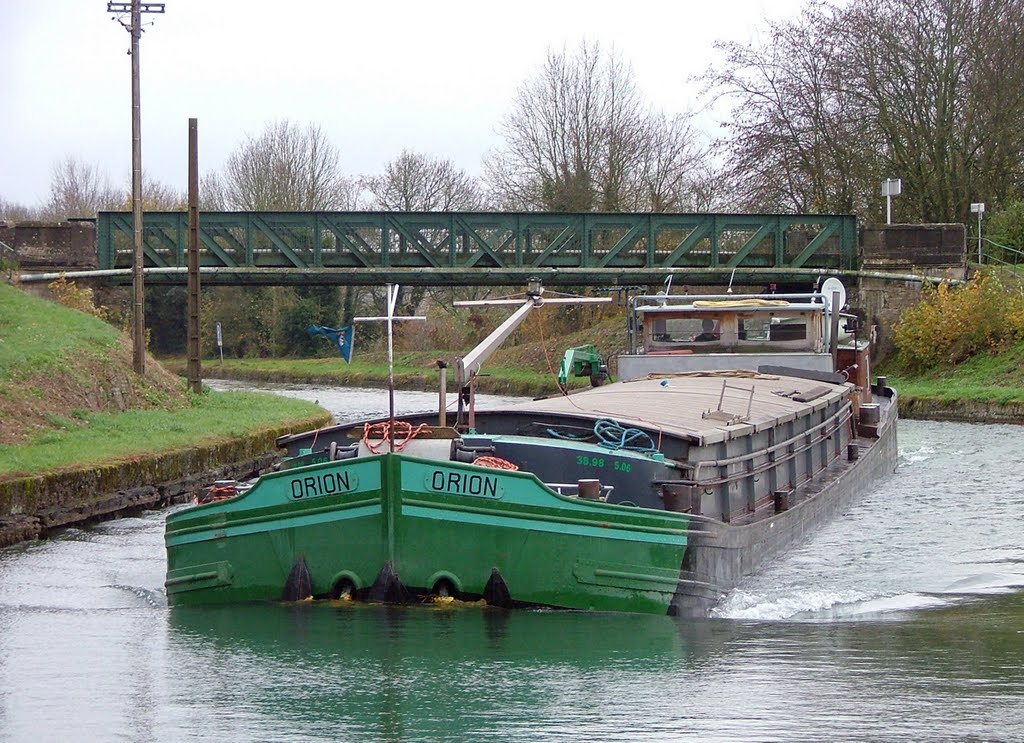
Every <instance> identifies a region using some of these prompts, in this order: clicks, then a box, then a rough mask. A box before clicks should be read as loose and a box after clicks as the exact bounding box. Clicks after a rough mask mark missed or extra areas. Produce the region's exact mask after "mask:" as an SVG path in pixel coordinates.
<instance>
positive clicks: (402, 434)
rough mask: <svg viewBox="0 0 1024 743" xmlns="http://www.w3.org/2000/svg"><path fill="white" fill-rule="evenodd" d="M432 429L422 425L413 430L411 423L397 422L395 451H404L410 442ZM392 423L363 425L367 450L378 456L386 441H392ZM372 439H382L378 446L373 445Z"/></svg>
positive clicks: (424, 424)
mask: <svg viewBox="0 0 1024 743" xmlns="http://www.w3.org/2000/svg"><path fill="white" fill-rule="evenodd" d="M430 431H431V428H430V426H429V425H427V424H426V423H420V424H419V425H418V426H416V427H415V428H413V425H412V424H411V423H410V422H409V421H395V428H394V436H395V451H402V449H404V448H405V447H406V446H408V444H409V442H410V441H412V440H413V439H414V438H416V437H417V436H419V435H420V434H421V433H429V432H430ZM391 433H392V431H391V423H390V421H383V422H381V423H364V424H363V443H364V444H366V448H367V449H369V450H370V451H371V452H373V453H374V454H378V453H379V452H378V451H377V450H378V449H379V448H380V447H381V446H382V445H383V444H384V442H385V441H389V440H390V439H391ZM370 439H380V441H378V442H377V443H376V444H371V443H370Z"/></svg>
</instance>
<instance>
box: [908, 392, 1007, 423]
mask: <svg viewBox="0 0 1024 743" xmlns="http://www.w3.org/2000/svg"><path fill="white" fill-rule="evenodd" d="M899 405H900V411H899V413H900V418H906V419H909V420H929V421H949V422H954V423H1010V424H1014V425H1022V424H1024V403H1000V402H982V401H979V400H937V399H934V398H928V397H915V396H913V395H906V394H901V395H900V403H899Z"/></svg>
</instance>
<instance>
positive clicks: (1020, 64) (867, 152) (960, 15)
mask: <svg viewBox="0 0 1024 743" xmlns="http://www.w3.org/2000/svg"><path fill="white" fill-rule="evenodd" d="M720 48H721V49H722V50H723V51H724V52H725V54H726V61H725V63H724V65H722V67H721V68H720V69H717V70H713V71H711V72H710V73H709V74H708V75H707V76H706V80H707V82H708V83H709V89H710V90H711V91H712V92H714V93H715V94H716V95H721V96H729V97H731V98H732V100H733V101H734V103H735V106H734V109H733V111H732V112H731V114H730V116H729V117H728V120H727V122H726V123H725V124H724V127H725V129H726V132H727V135H726V137H725V138H724V140H723V141H722V142H721V143H720V146H721V148H722V151H723V153H724V155H725V159H726V163H727V174H728V176H729V178H730V181H731V182H732V183H733V185H734V188H735V189H736V193H737V194H738V195H739V196H740V200H741V202H742V205H743V206H745V207H746V208H755V209H772V210H774V209H787V210H790V209H791V210H795V211H804V212H808V211H811V212H855V213H858V214H860V215H862V216H865V217H871V218H875V219H877V218H879V217H880V216H881V213H882V203H883V202H882V199H881V197H880V195H879V194H878V188H879V183H880V182H881V180H883V179H884V178H887V177H899V178H902V179H903V181H904V188H903V195H902V196H901V197H900V200H899V202H898V212H897V214H898V218H899V219H903V220H925V221H951V220H963V219H966V218H967V217H968V205H969V203H970V202H971V201H972V200H992V201H998V200H1001V199H1005V198H1007V197H1009V195H1010V194H1012V192H1013V191H1014V190H1015V189H1019V188H1020V187H1021V185H1022V178H1021V166H1020V163H1021V155H1022V154H1024V129H1022V127H1020V125H1019V122H1020V120H1021V118H1022V117H1024V0H853V1H852V2H848V3H834V4H827V3H810V4H808V6H807V7H806V8H805V10H804V11H803V12H802V14H801V15H800V16H799V17H798V18H796V19H792V20H786V21H781V22H778V23H774V24H771V25H770V26H769V34H768V36H767V38H766V40H765V42H763V43H760V44H752V45H742V44H721V45H720Z"/></svg>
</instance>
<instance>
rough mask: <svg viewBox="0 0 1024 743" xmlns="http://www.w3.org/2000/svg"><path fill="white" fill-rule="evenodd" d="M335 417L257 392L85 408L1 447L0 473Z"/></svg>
mask: <svg viewBox="0 0 1024 743" xmlns="http://www.w3.org/2000/svg"><path fill="white" fill-rule="evenodd" d="M329 419H330V416H329V415H327V414H326V413H325V412H324V411H323V410H322V409H321V408H320V407H319V406H317V405H315V404H313V403H310V402H305V401H303V400H293V399H290V398H285V397H279V396H277V395H270V394H261V393H255V392H230V393H209V394H203V395H195V396H190V397H189V399H188V403H187V405H186V406H185V407H184V408H182V409H176V410H160V409H149V410H127V411H125V412H118V413H85V414H82V415H81V416H80V417H78V418H76V419H75V420H74V421H72V420H67V421H66V422H65V425H59V424H58V425H56V426H55V427H54V428H52V429H51V430H49V431H47V432H45V433H41V434H38V435H36V436H35V437H33V439H32V440H31V441H30V442H27V443H24V444H19V445H17V446H4V447H0V478H3V477H14V476H19V475H33V474H48V473H52V472H59V471H61V470H63V469H72V468H81V467H88V466H96V465H99V464H111V463H117V462H124V461H132V460H135V459H140V458H143V457H146V456H152V455H153V454H157V453H160V452H162V451H175V450H178V449H185V448H188V447H198V446H205V445H210V444H217V443H221V442H224V441H228V440H231V439H236V438H242V437H245V436H251V435H254V434H256V433H258V432H260V431H262V430H266V429H270V428H275V427H277V426H280V425H285V424H288V423H290V422H294V423H296V425H297V428H303V429H306V428H310V427H313V426H317V425H323V424H325V423H326V422H327V421H328V420H329ZM55 423H57V422H56V421H55Z"/></svg>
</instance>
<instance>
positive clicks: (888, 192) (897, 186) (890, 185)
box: [882, 178, 903, 224]
mask: <svg viewBox="0 0 1024 743" xmlns="http://www.w3.org/2000/svg"><path fill="white" fill-rule="evenodd" d="M902 192H903V181H901V180H900V179H899V178H886V179H885V180H884V181H882V196H884V197H885V223H886V224H892V197H893V196H899V195H900V194H901V193H902Z"/></svg>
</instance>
